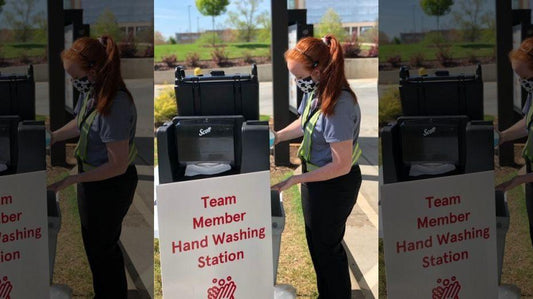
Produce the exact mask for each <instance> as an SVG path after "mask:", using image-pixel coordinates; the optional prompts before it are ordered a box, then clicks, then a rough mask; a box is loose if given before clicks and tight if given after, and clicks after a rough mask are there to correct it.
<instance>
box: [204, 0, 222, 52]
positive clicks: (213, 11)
mask: <svg viewBox="0 0 533 299" xmlns="http://www.w3.org/2000/svg"><path fill="white" fill-rule="evenodd" d="M228 4H229V0H196V8H197V9H198V11H199V12H200V13H201V14H202V15H204V16H211V18H212V20H213V32H215V17H216V16H219V15H220V14H222V13H223V12H225V11H226V6H228ZM213 45H215V40H214V39H213Z"/></svg>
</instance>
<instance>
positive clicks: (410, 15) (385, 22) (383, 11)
mask: <svg viewBox="0 0 533 299" xmlns="http://www.w3.org/2000/svg"><path fill="white" fill-rule="evenodd" d="M459 1H460V0H455V1H454V2H455V4H454V5H453V6H452V11H451V13H449V14H448V15H445V16H442V17H440V28H441V29H447V28H451V27H453V25H454V21H453V16H452V14H453V12H454V11H455V10H457V8H458V5H457V3H458V2H459ZM464 1H469V0H464ZM495 6H496V2H495V0H484V6H483V8H484V10H485V11H487V10H490V11H492V12H494V11H495ZM415 28H416V32H420V31H422V30H423V31H427V30H432V29H436V28H437V18H436V17H433V16H428V15H426V14H425V13H424V12H423V11H422V9H421V8H420V0H402V1H398V0H379V30H380V31H383V32H385V33H386V34H387V35H388V36H389V37H391V38H392V37H394V36H397V37H399V36H400V32H415ZM421 29H422V30H421Z"/></svg>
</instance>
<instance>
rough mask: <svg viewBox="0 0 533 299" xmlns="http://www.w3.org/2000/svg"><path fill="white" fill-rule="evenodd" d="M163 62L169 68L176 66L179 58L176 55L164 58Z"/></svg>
mask: <svg viewBox="0 0 533 299" xmlns="http://www.w3.org/2000/svg"><path fill="white" fill-rule="evenodd" d="M162 60H163V62H164V63H166V64H167V66H168V67H173V66H174V64H175V63H176V62H177V61H178V58H177V57H176V54H172V55H169V56H163V59H162Z"/></svg>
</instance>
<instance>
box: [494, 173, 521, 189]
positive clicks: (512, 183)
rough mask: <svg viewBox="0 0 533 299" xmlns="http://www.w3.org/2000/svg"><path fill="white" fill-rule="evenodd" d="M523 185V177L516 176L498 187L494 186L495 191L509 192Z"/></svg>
mask: <svg viewBox="0 0 533 299" xmlns="http://www.w3.org/2000/svg"><path fill="white" fill-rule="evenodd" d="M523 183H525V182H524V180H523V176H521V175H517V176H515V177H514V178H512V179H510V180H508V181H506V182H503V183H501V184H499V185H498V186H496V190H498V191H509V190H511V189H513V188H514V187H516V186H518V185H520V184H523Z"/></svg>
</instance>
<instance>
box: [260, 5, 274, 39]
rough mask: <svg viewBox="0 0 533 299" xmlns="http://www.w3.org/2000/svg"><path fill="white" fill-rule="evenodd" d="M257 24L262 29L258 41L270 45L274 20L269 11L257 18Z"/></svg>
mask: <svg viewBox="0 0 533 299" xmlns="http://www.w3.org/2000/svg"><path fill="white" fill-rule="evenodd" d="M257 23H258V24H259V27H260V28H261V29H260V30H259V34H258V40H259V41H261V42H265V43H269V44H270V41H271V39H272V19H271V17H270V14H269V13H268V11H264V12H262V13H261V14H260V15H259V16H258V17H257Z"/></svg>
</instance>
